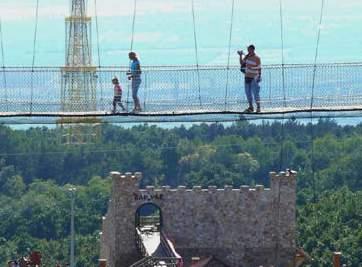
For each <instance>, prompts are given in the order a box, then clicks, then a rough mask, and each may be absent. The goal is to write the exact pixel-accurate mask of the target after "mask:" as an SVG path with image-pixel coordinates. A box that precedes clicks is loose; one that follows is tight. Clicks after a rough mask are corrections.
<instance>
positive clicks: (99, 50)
mask: <svg viewBox="0 0 362 267" xmlns="http://www.w3.org/2000/svg"><path fill="white" fill-rule="evenodd" d="M94 16H95V22H96V33H97V56H98V68H101V66H102V65H101V46H100V41H99V23H98V9H97V0H94ZM97 81H98V79H97ZM100 93H101V99H100V100H101V105H104V103H103V86H101V90H100ZM103 108H104V106H103Z"/></svg>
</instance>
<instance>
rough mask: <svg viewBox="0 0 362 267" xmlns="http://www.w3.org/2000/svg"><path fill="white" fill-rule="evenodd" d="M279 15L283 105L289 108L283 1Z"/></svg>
mask: <svg viewBox="0 0 362 267" xmlns="http://www.w3.org/2000/svg"><path fill="white" fill-rule="evenodd" d="M279 15H280V41H281V50H282V88H283V105H284V108H285V107H286V106H287V96H286V92H285V58H284V10H283V0H279Z"/></svg>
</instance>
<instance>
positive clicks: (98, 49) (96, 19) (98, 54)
mask: <svg viewBox="0 0 362 267" xmlns="http://www.w3.org/2000/svg"><path fill="white" fill-rule="evenodd" d="M94 15H95V22H96V32H97V56H98V67H99V68H100V67H101V47H100V41H99V23H98V12H97V0H94Z"/></svg>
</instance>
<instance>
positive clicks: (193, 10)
mask: <svg viewBox="0 0 362 267" xmlns="http://www.w3.org/2000/svg"><path fill="white" fill-rule="evenodd" d="M191 12H192V22H193V32H194V46H195V60H196V72H197V84H198V90H199V104H200V108H201V107H202V102H201V78H200V65H199V51H198V42H197V32H196V16H195V1H194V0H191Z"/></svg>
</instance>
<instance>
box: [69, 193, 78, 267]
mask: <svg viewBox="0 0 362 267" xmlns="http://www.w3.org/2000/svg"><path fill="white" fill-rule="evenodd" d="M68 190H69V192H70V193H71V211H70V267H75V260H74V243H75V242H74V234H75V233H74V232H75V231H74V202H75V192H76V190H77V189H76V188H75V187H71V188H69V189H68Z"/></svg>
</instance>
